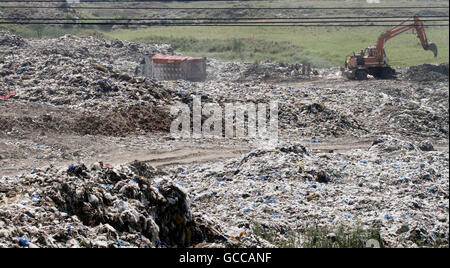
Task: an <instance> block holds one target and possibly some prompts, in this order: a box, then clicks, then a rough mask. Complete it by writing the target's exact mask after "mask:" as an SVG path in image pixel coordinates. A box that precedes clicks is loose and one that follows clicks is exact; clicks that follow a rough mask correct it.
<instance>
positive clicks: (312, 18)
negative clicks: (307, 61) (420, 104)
mask: <svg viewBox="0 0 450 268" xmlns="http://www.w3.org/2000/svg"><path fill="white" fill-rule="evenodd" d="M448 17H449V15H446V16H421V20H422V21H433V20H431V19H428V18H448ZM408 18H409V17H408V16H386V17H383V16H381V17H376V18H374V17H354V16H351V17H301V18H300V17H293V18H287V17H261V18H255V17H251V18H47V17H43V18H36V17H34V18H23V17H0V19H1V20H91V21H96V20H117V21H122V20H146V21H152V20H154V21H155V20H162V21H163V20H173V21H177V20H178V21H179V20H187V21H193V20H218V21H222V20H232V21H239V20H321V19H323V20H331V19H333V20H340V19H352V20H359V19H371V20H379V19H399V20H400V19H408ZM447 20H448V19H447ZM447 20H444V19H441V20H436V21H447Z"/></svg>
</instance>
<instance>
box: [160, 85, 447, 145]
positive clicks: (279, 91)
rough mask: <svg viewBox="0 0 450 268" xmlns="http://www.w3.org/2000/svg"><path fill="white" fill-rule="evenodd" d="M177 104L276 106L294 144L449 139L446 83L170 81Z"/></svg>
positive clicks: (283, 129) (282, 127) (282, 126)
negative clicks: (381, 138) (393, 138)
mask: <svg viewBox="0 0 450 268" xmlns="http://www.w3.org/2000/svg"><path fill="white" fill-rule="evenodd" d="M165 87H166V88H168V89H170V90H172V91H174V92H177V96H175V97H174V99H173V100H174V101H180V102H184V103H191V101H192V98H189V96H192V95H197V96H202V102H203V103H208V102H215V103H220V104H224V103H235V104H236V103H269V102H270V101H275V102H278V105H279V108H278V109H279V122H280V124H279V126H280V127H279V131H280V135H283V136H284V137H285V138H289V139H290V140H295V139H298V138H302V137H312V138H315V139H318V140H321V139H322V140H323V139H327V138H335V137H359V138H361V137H373V136H379V135H396V134H399V133H400V134H401V135H404V136H407V137H414V138H417V139H423V138H434V139H448V135H449V129H448V120H449V113H448V111H449V110H448V94H449V92H448V81H447V82H435V83H431V84H429V85H426V86H423V85H421V84H420V83H413V82H409V81H404V80H400V81H395V80H372V81H369V82H368V81H363V82H355V81H348V80H344V79H341V80H335V78H332V79H330V80H327V79H326V78H325V80H323V81H319V82H305V83H303V84H301V85H298V86H288V85H279V84H278V85H274V84H270V83H264V82H261V81H251V82H244V83H237V82H223V81H207V82H203V83H190V82H181V81H179V82H170V83H165Z"/></svg>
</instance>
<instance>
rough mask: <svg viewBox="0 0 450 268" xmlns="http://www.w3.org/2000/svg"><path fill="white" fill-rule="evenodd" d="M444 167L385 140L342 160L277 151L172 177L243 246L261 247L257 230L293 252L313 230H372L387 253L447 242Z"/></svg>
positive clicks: (293, 146) (435, 157)
mask: <svg viewBox="0 0 450 268" xmlns="http://www.w3.org/2000/svg"><path fill="white" fill-rule="evenodd" d="M419 146H421V148H425V149H424V150H425V151H423V150H421V149H419ZM426 148H428V149H426ZM448 161H449V158H448V154H447V153H444V152H435V151H430V147H429V146H428V147H427V146H425V147H423V144H422V145H419V144H414V143H410V142H407V141H403V140H400V139H396V138H394V137H391V136H383V137H380V138H378V139H377V140H375V141H374V145H373V146H372V147H371V148H370V149H369V150H352V151H349V152H346V153H327V154H325V153H323V154H322V153H318V154H312V153H311V152H310V151H309V150H308V149H307V148H305V147H304V146H302V145H301V144H299V143H289V142H288V143H281V144H280V145H279V146H278V147H277V148H276V149H274V150H254V151H251V152H250V153H248V154H245V155H243V156H242V157H241V158H239V159H234V160H229V161H226V162H224V163H213V164H205V165H198V166H195V167H192V166H191V167H188V166H186V167H183V168H177V169H173V170H171V174H172V175H171V177H172V178H173V179H174V180H177V181H178V182H180V183H182V184H183V185H185V187H186V188H187V189H188V190H189V192H190V193H191V194H192V198H193V206H194V207H195V208H196V210H198V211H202V212H203V213H205V214H207V215H209V216H210V217H211V218H212V219H213V220H214V221H216V222H218V223H219V224H220V225H221V226H223V227H222V229H223V230H226V231H227V232H228V233H227V234H228V235H229V236H230V237H235V238H236V239H239V240H240V242H241V243H242V244H243V245H247V246H250V245H255V244H258V243H261V241H263V240H261V239H259V240H258V239H256V240H255V237H254V233H253V227H254V226H255V225H258V226H263V228H265V229H266V230H270V231H273V232H275V233H278V234H279V237H280V239H284V240H285V241H288V240H289V241H290V239H291V238H292V237H291V236H292V235H293V234H294V236H298V237H296V238H298V239H299V243H300V244H299V246H301V243H302V241H304V240H303V239H304V235H305V233H307V231H308V230H310V229H311V228H315V227H317V226H318V227H319V228H322V227H324V228H327V229H329V230H333V229H334V228H337V227H338V226H341V225H343V226H348V227H350V228H352V227H353V228H355V227H356V226H359V225H360V226H361V227H362V228H365V229H369V228H378V229H379V230H380V234H381V237H382V239H383V242H384V244H385V245H386V246H390V247H398V246H400V247H402V246H408V247H414V246H417V245H419V244H420V243H422V242H423V243H424V244H421V245H430V244H433V242H434V241H436V240H437V239H444V240H447V241H448V237H449V228H448V220H449V215H448V210H449V203H448V192H449V176H448V171H449V170H448ZM419 240H420V241H419ZM258 241H259V242H258Z"/></svg>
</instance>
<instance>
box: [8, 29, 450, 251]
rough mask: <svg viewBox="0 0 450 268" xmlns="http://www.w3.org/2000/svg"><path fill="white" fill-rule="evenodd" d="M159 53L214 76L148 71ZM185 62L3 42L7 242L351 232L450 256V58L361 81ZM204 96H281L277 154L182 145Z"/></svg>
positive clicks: (237, 240)
mask: <svg viewBox="0 0 450 268" xmlns="http://www.w3.org/2000/svg"><path fill="white" fill-rule="evenodd" d="M423 53H430V54H431V52H428V51H427V52H423ZM148 55H160V56H159V57H160V58H158V60H159V61H158V62H159V63H161V62H164V61H168V62H172V61H177V60H180V61H183V62H185V60H186V59H187V60H192V61H193V62H194V63H193V64H192V66H190V65H189V64H187V65H186V66H184V65H183V67H180V68H184V69H183V70H188V69H189V70H193V69H194V68H197V69H196V70H197V71H198V70H200V71H201V72H202V74H201V75H199V76H195V77H194V76H193V77H194V78H195V79H189V77H188V76H189V75H191V73H189V72H188V71H186V74H185V76H183V77H178V76H177V77H171V76H170V74H168V75H167V76H165V77H162V78H161V77H160V78H154V77H149V76H148V72H149V71H152V70H156V68H157V67H155V65H153V66H152V67H149V66H148V64H146V61H147V63H148V60H149V56H148ZM163 55H169V56H163ZM187 57H189V55H182V54H181V53H179V52H177V51H175V50H174V49H173V48H172V46H171V45H170V44H144V43H137V42H127V41H122V40H118V39H104V38H101V37H92V36H88V37H86V36H84V37H81V36H76V35H69V34H66V35H63V36H61V37H57V38H23V37H20V36H19V35H15V34H13V33H11V32H8V31H1V32H0V247H3V248H15V247H20V248H23V247H27V248H78V247H87V248H119V247H125V248H126V247H130V248H135V247H140V248H143V247H148V248H156V247H163V248H172V247H177V248H180V247H181V248H184V247H193V248H205V247H206V248H236V247H244V248H255V247H256V248H261V247H264V248H265V247H268V248H273V247H307V246H308V245H311V244H308V243H313V242H314V241H310V240H311V232H312V231H314V230H315V231H324V232H325V233H324V235H325V239H328V240H330V241H331V242H330V243H331V244H330V245H332V243H333V241H334V240H335V239H336V237H338V236H339V229H340V228H344V229H345V230H353V229H356V228H358V229H361V230H363V231H373V230H376V232H377V236H378V238H379V243H380V244H382V246H383V247H394V248H396V247H407V248H410V247H436V246H438V247H439V246H442V245H444V246H446V247H448V239H449V148H448V146H449V144H448V139H449V79H448V75H449V66H448V62H447V63H442V64H438V65H436V64H423V65H418V66H412V67H402V68H396V72H397V74H396V76H395V77H394V78H391V79H378V78H376V77H374V76H371V75H368V76H367V78H366V79H362V80H358V79H348V78H347V77H345V76H344V75H343V74H342V70H341V68H340V67H333V68H316V67H314V66H313V67H312V70H309V71H308V74H306V73H302V70H301V67H300V68H298V66H295V65H294V64H285V63H277V62H272V61H263V62H259V63H250V62H238V61H235V62H230V61H224V60H219V59H214V58H202V57H197V58H194V57H192V58H187ZM154 62H156V60H154ZM161 70H163V69H161ZM161 70H159V71H158V72H163V71H164V70H163V71H161ZM165 71H166V72H170V71H171V70H165ZM172 71H173V70H172ZM164 78H165V79H164ZM169 78H173V79H169ZM194 96H200V97H201V100H202V103H203V104H205V103H217V104H219V105H224V104H225V103H268V102H269V101H275V102H277V103H278V109H279V111H278V129H279V132H278V141H277V143H276V144H275V145H274V146H273V147H272V148H267V147H266V146H261V144H260V142H259V140H255V139H251V138H242V139H239V138H235V139H226V138H225V139H215V138H201V139H182V138H175V137H173V136H172V135H171V133H170V129H171V124H172V122H173V120H174V116H173V115H172V114H171V112H170V107H171V105H174V104H177V103H183V104H187V105H190V104H192V101H193V97H194ZM347 228H348V229H347Z"/></svg>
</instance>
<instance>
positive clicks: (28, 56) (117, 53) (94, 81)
mask: <svg viewBox="0 0 450 268" xmlns="http://www.w3.org/2000/svg"><path fill="white" fill-rule="evenodd" d="M0 36H1V37H0V38H1V39H0V40H3V39H4V38H5V36H6V40H10V39H11V38H13V39H14V40H15V39H18V40H22V39H20V38H18V37H15V36H12V37H11V35H5V34H4V33H0ZM15 44H16V43H14V42H13V43H9V42H8V43H4V44H3V46H4V47H3V48H4V50H2V52H1V56H2V59H1V61H0V85H1V88H2V91H5V93H6V94H7V93H8V92H15V93H16V96H15V98H16V99H19V100H22V101H31V102H36V103H42V104H44V103H47V104H52V105H70V106H74V107H76V108H78V107H81V108H85V109H90V110H96V109H97V110H98V109H101V108H102V106H114V107H118V106H124V105H128V104H130V103H131V104H146V105H158V104H162V103H166V102H167V99H168V98H169V97H170V95H171V92H167V91H166V90H165V89H164V88H162V87H161V85H159V84H158V83H157V82H156V81H154V80H150V79H146V78H136V77H134V75H133V72H134V69H135V67H136V66H138V62H139V59H140V57H142V55H143V54H145V53H154V52H158V53H168V51H169V50H170V47H169V46H167V45H154V46H151V45H147V46H145V45H141V44H136V43H127V42H123V41H119V40H112V41H110V40H105V39H97V38H94V37H87V38H82V37H76V36H71V35H65V36H63V37H61V38H58V39H45V40H28V41H27V44H28V46H24V47H20V48H17V47H16V45H15ZM8 45H9V46H8ZM0 95H3V94H0Z"/></svg>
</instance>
